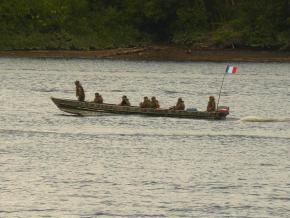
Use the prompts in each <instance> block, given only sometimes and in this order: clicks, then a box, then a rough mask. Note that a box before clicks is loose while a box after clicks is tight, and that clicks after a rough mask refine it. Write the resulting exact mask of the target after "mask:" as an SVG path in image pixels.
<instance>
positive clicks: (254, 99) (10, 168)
mask: <svg viewBox="0 0 290 218" xmlns="http://www.w3.org/2000/svg"><path fill="white" fill-rule="evenodd" d="M235 64H236V65H237V66H238V68H239V72H238V74H236V75H228V76H227V77H226V79H225V83H224V89H223V96H222V98H221V105H228V106H230V109H231V114H230V115H229V117H228V119H227V120H226V121H206V120H188V119H175V118H151V117H142V116H94V117H93V116H88V117H78V116H71V115H66V114H65V113H63V112H61V111H59V110H58V109H57V108H56V107H55V105H53V103H52V102H51V100H50V99H49V98H50V96H54V97H64V98H75V97H74V84H73V82H74V81H75V80H76V79H78V80H80V81H81V83H82V84H83V86H84V88H85V90H86V96H87V99H90V100H92V99H93V95H94V92H96V91H98V92H100V93H101V94H102V95H103V97H104V99H105V101H106V102H109V103H118V102H119V101H120V97H121V96H122V95H127V96H128V97H129V98H130V100H131V103H133V104H135V105H137V104H139V102H140V101H141V100H142V98H143V96H145V95H147V96H152V95H155V96H157V98H158V99H159V100H160V103H161V106H162V107H169V106H172V105H174V104H175V102H176V99H177V98H178V97H183V99H184V101H185V104H186V106H187V107H196V108H198V109H199V110H204V109H205V107H206V104H207V98H208V96H209V95H215V96H217V93H218V91H219V86H220V84H221V80H222V75H223V72H224V69H225V66H226V63H190V62H184V63H176V62H133V61H110V60H84V59H69V60H67V59H25V58H23V59H22V58H15V59H13V58H1V59H0V79H1V85H0V101H1V102H0V193H1V194H0V217H289V216H290V206H289V205H290V203H289V202H290V88H289V87H290V64H278V63H272V64H263V63H235Z"/></svg>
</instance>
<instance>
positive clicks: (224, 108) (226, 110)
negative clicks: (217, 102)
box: [217, 106, 230, 115]
mask: <svg viewBox="0 0 290 218" xmlns="http://www.w3.org/2000/svg"><path fill="white" fill-rule="evenodd" d="M217 112H219V113H223V114H225V115H228V114H229V113H230V108H229V107H227V106H219V107H218V109H217Z"/></svg>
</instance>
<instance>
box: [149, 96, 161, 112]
mask: <svg viewBox="0 0 290 218" xmlns="http://www.w3.org/2000/svg"><path fill="white" fill-rule="evenodd" d="M151 108H154V109H158V108H160V105H159V101H158V100H157V99H156V98H155V97H154V96H153V97H152V98H151Z"/></svg>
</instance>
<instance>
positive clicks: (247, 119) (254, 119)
mask: <svg viewBox="0 0 290 218" xmlns="http://www.w3.org/2000/svg"><path fill="white" fill-rule="evenodd" d="M240 121H243V122H290V118H267V117H257V116H248V117H244V118H241V119H240Z"/></svg>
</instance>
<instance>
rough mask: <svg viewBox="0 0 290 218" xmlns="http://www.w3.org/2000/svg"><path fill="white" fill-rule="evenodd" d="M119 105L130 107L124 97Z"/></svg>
mask: <svg viewBox="0 0 290 218" xmlns="http://www.w3.org/2000/svg"><path fill="white" fill-rule="evenodd" d="M119 105H120V106H131V104H130V102H129V99H128V98H127V96H125V95H124V96H123V97H122V101H121V103H120V104H119Z"/></svg>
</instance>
